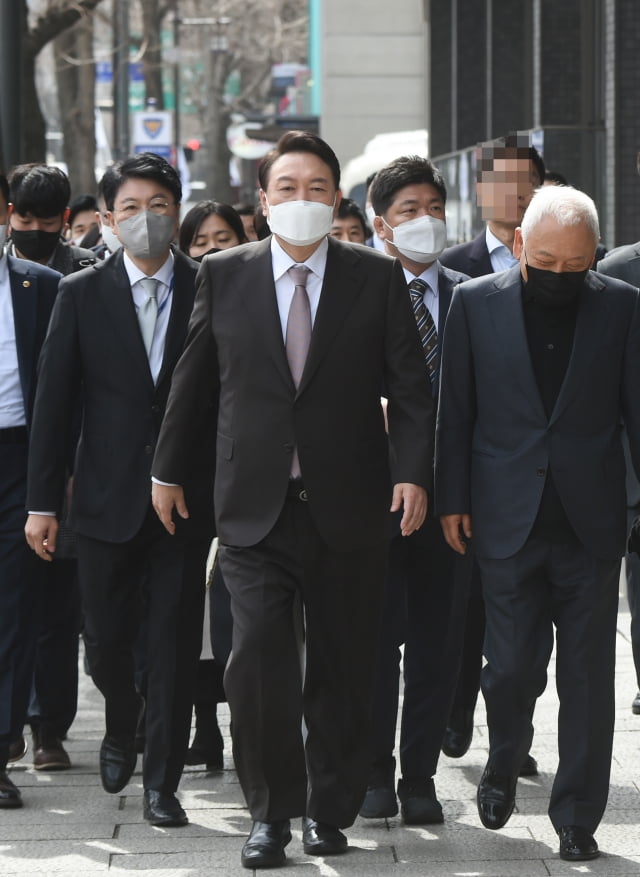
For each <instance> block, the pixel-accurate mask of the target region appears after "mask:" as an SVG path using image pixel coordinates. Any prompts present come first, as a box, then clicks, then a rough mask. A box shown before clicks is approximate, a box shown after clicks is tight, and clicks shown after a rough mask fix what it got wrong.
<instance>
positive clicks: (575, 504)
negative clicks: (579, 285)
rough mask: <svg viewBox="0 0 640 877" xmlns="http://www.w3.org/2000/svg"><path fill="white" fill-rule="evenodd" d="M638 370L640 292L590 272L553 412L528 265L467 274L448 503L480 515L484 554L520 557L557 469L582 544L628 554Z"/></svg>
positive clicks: (451, 371) (444, 443)
mask: <svg viewBox="0 0 640 877" xmlns="http://www.w3.org/2000/svg"><path fill="white" fill-rule="evenodd" d="M638 374H640V312H639V304H638V290H637V289H634V288H633V287H631V286H629V285H628V284H626V283H622V282H620V281H617V280H610V279H607V278H605V277H602V276H601V275H598V274H596V273H594V272H590V273H589V274H588V275H587V279H586V280H585V284H584V288H583V291H582V300H581V304H580V307H579V309H578V316H577V321H576V328H575V336H574V343H573V350H572V353H571V358H570V361H569V366H568V368H567V372H566V375H565V379H564V382H563V384H562V387H561V389H560V393H559V396H558V399H557V402H556V405H555V408H554V410H553V412H552V414H551V417H549V418H547V416H546V414H545V411H544V408H543V405H542V400H541V398H540V393H539V391H538V387H537V383H536V379H535V375H534V372H533V367H532V364H531V357H530V355H529V351H528V343H527V336H526V330H525V323H524V316H523V310H522V295H521V277H520V269H519V266H516V267H515V268H512V269H510V270H509V271H505V272H502V273H500V274H494V275H492V276H490V277H486V278H478V279H475V280H470V281H468V282H467V283H463V284H462V285H461V286H459V287H458V288H457V289H456V291H455V292H454V296H453V301H452V303H451V308H450V309H449V316H448V319H447V326H446V329H445V337H444V350H443V358H442V384H441V399H440V405H439V410H438V429H437V439H436V511H437V513H438V514H440V515H443V514H462V513H471V515H472V518H473V521H472V522H473V534H474V542H475V547H476V551H477V553H478V554H479V555H481V556H482V555H484V556H487V557H494V558H504V557H510V556H511V555H513V554H514V553H515V552H516V551H518V549H519V548H521V547H522V545H523V544H524V542H525V540H526V539H527V537H528V536H529V533H530V531H531V527H532V525H533V523H534V520H535V518H536V514H537V511H538V507H539V505H540V499H541V497H542V490H543V487H544V483H545V477H546V473H547V470H548V469H549V467H550V468H551V471H552V473H553V478H554V482H555V485H556V488H557V490H558V494H559V496H560V499H561V501H562V503H563V505H564V508H565V510H566V512H567V516H568V518H569V521H570V522H571V525H572V526H573V528H574V530H575V532H576V534H577V536H578V538H579V539H580V540H581V542H582V543H583V544H584V545H585V546H586V547H587V548H588V550H589V551H591V552H592V553H593V554H594V555H596V556H598V557H615V556H620V555H621V554H623V553H624V547H625V536H626V521H625V518H626V511H625V486H624V477H625V466H624V458H623V452H622V444H621V440H620V421H621V416H624V420H625V422H626V424H627V426H628V432H629V440H630V448H631V453H632V457H633V460H634V463H635V466H636V469H638V468H640V395H639V394H638V392H637V375H638Z"/></svg>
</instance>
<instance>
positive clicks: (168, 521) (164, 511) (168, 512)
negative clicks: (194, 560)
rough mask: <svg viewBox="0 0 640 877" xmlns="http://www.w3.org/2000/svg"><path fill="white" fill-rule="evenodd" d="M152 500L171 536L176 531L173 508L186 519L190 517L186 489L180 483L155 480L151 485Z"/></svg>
mask: <svg viewBox="0 0 640 877" xmlns="http://www.w3.org/2000/svg"><path fill="white" fill-rule="evenodd" d="M151 502H152V503H153V507H154V509H155V510H156V514H157V515H158V517H159V518H160V520H161V521H162V523H163V525H164V528H165V530H166V531H167V533H169V534H170V535H171V536H173V535H174V534H175V532H176V525H175V523H174V521H173V510H174V509H175V510H176V511H177V513H178V514H179V515H180V517H181V518H184V519H185V520H186V519H187V518H188V517H189V510H188V508H187V504H186V502H185V501H184V490H183V489H182V487H181V486H180V485H179V484H175V485H169V484H156V483H155V481H154V482H153V483H152V485H151Z"/></svg>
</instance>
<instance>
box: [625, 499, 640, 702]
mask: <svg viewBox="0 0 640 877" xmlns="http://www.w3.org/2000/svg"><path fill="white" fill-rule="evenodd" d="M638 515H640V506H633V507H631V508H628V509H627V525H628V528H629V527H631V524H632V523H633V521H634V519H635V518H636V517H637V516H638ZM624 566H625V574H626V578H627V602H628V603H629V612H630V613H631V651H632V653H633V664H634V666H635V668H636V682H637V683H638V691H640V557H638V555H637V554H635V552H634V553H633V554H625V558H624Z"/></svg>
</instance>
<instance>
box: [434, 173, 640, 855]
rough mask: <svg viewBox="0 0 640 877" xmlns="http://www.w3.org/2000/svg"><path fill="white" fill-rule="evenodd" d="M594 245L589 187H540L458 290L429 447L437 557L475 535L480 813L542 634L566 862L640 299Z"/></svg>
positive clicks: (504, 780)
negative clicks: (551, 679)
mask: <svg viewBox="0 0 640 877" xmlns="http://www.w3.org/2000/svg"><path fill="white" fill-rule="evenodd" d="M598 239H599V228H598V215H597V211H596V208H595V205H594V203H593V201H592V200H591V199H590V198H589V197H588V196H587V195H585V194H584V193H582V192H579V191H576V190H575V189H572V188H570V187H553V186H552V187H547V188H544V189H540V190H538V192H537V193H536V194H535V195H534V197H533V199H532V201H531V204H530V205H529V207H528V209H527V212H526V214H525V216H524V219H523V220H522V226H521V227H520V228H518V229H516V232H515V246H514V254H515V256H516V257H517V258H518V259H519V264H518V265H517V266H514V267H513V268H511V269H509V270H508V271H504V272H501V273H499V274H492V275H488V276H486V277H481V278H477V279H474V280H470V281H468V282H466V283H463V284H461V285H460V286H458V287H457V289H456V291H455V292H454V295H453V300H452V303H451V308H450V310H449V315H448V319H447V324H446V328H445V335H444V343H443V353H442V383H441V388H440V406H439V412H438V431H437V439H436V493H435V501H436V511H437V513H438V514H439V515H440V516H441V522H442V526H443V529H444V533H445V536H446V538H447V541H448V542H449V544H450V545H451V547H452V548H454V549H455V550H456V551H458V552H460V553H464V551H465V549H466V542H467V540H470V539H473V546H474V550H475V553H476V556H477V558H478V562H479V564H480V570H481V574H482V579H483V588H484V597H485V603H486V612H487V627H486V636H485V649H484V651H485V657H486V660H487V663H486V666H485V667H484V669H483V674H482V690H483V693H484V697H485V701H486V705H487V721H488V725H489V758H488V761H487V766H486V768H485V771H484V773H483V775H482V779H481V781H480V785H479V787H478V812H479V814H480V819H481V821H482V823H483V825H484V826H485V827H487V828H492V829H498V828H502V827H503V826H504V825H505V824H506V822H507V820H508V819H509V817H510V816H511V813H512V811H513V808H514V804H515V790H516V779H517V774H518V767H519V766H520V765H521V764H522V761H523V759H524V757H525V756H526V754H527V752H528V751H529V746H530V743H531V739H532V734H533V726H532V716H533V708H534V704H535V701H536V698H537V697H539V696H540V695H541V694H542V692H543V691H544V689H545V686H546V682H547V666H548V663H549V659H550V656H551V651H552V648H553V641H554V627H555V634H556V644H557V655H556V678H557V689H558V695H559V699H560V711H559V716H558V746H559V764H558V770H557V773H556V777H555V781H554V784H553V789H552V792H551V800H550V804H549V816H550V818H551V821H552V823H553V825H554V827H555V829H556V831H557V832H558V835H559V838H560V856H561V857H562V858H563V859H565V860H568V861H579V860H583V859H593V858H595V857H596V856H597V855H598V845H597V843H596V841H595V839H594V837H593V834H594V832H595V830H596V828H597V826H598V824H599V822H600V820H601V818H602V815H603V813H604V810H605V807H606V802H607V795H608V788H609V777H610V767H611V748H612V739H613V726H614V666H615V637H616V615H617V606H618V581H619V575H620V562H621V557H622V555H623V554H624V550H625V537H626V520H625V465H624V457H623V450H622V444H621V441H620V423H621V421H622V420H624V422H625V423H626V425H627V428H628V434H629V443H630V449H631V456H632V460H633V464H634V467H635V469H636V471H640V395H639V394H638V392H637V376H638V374H640V313H639V292H638V289H636V288H635V287H633V286H631V285H628V284H626V283H623V282H621V281H617V280H613V279H611V278H608V277H604V276H601V275H599V274H597V273H595V272H592V271H590V270H589V266H590V265H591V264H592V262H593V257H594V253H595V249H596V245H597V243H598Z"/></svg>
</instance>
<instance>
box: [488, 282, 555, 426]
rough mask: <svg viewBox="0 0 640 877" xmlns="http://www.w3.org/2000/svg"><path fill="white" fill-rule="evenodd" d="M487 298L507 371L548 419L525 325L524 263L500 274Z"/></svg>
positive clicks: (538, 414) (540, 412)
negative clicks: (523, 301)
mask: <svg viewBox="0 0 640 877" xmlns="http://www.w3.org/2000/svg"><path fill="white" fill-rule="evenodd" d="M486 301H487V307H488V308H489V312H490V314H491V320H492V323H493V327H494V329H495V333H496V345H497V349H498V350H501V351H502V354H503V356H504V358H505V366H506V369H507V371H506V374H508V375H510V376H511V377H512V378H513V379H514V380H515V381H516V383H517V384H518V386H519V388H520V390H521V391H522V393H523V395H524V396H525V397H526V399H527V400H528V402H529V404H530V405H532V406H533V407H534V409H535V413H536V415H537V417H538V418H540V419H542V420H544V421H546V420H547V415H546V413H545V410H544V406H543V404H542V399H541V398H540V391H539V390H538V383H537V381H536V377H535V374H534V371H533V365H532V363H531V356H530V354H529V342H528V341H527V331H526V329H525V325H524V314H523V312H522V291H521V282H520V266H518V265H516V266H515V267H514V268H511V269H509V271H505V272H504V273H501V274H499V275H497V279H496V281H494V288H493V290H492V291H491V292H489V293H488V294H487V297H486Z"/></svg>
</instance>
